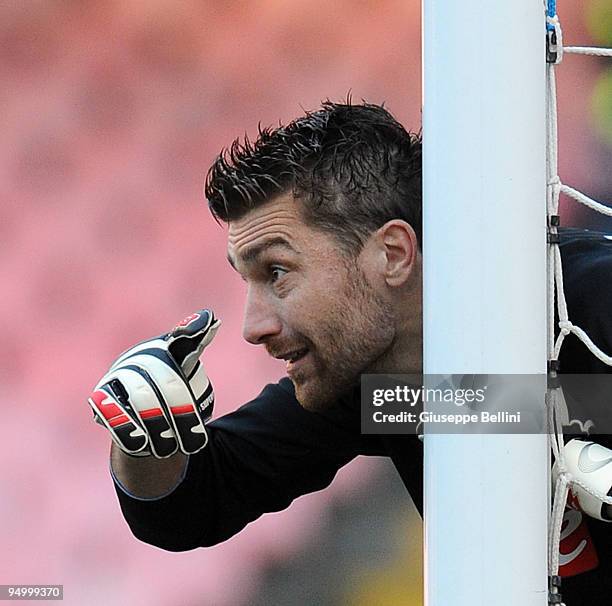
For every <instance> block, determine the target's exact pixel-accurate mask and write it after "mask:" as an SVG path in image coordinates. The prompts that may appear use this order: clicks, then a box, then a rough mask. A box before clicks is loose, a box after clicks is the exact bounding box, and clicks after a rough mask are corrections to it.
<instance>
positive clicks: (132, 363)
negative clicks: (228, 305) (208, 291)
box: [89, 309, 220, 459]
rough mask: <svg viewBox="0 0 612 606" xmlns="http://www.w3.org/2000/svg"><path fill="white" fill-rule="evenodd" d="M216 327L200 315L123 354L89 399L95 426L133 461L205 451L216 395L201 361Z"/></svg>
mask: <svg viewBox="0 0 612 606" xmlns="http://www.w3.org/2000/svg"><path fill="white" fill-rule="evenodd" d="M219 325H220V321H219V320H217V319H216V318H215V316H214V314H213V312H212V311H210V310H207V309H205V310H202V311H198V312H196V313H194V314H191V315H190V316H188V317H187V318H185V319H184V320H183V321H182V322H180V323H179V324H178V325H177V326H175V327H174V329H173V330H172V331H171V332H169V333H167V334H164V335H161V336H159V337H156V338H154V339H149V340H147V341H143V342H142V343H139V344H138V345H135V346H134V347H132V348H130V349H128V350H127V351H125V352H124V353H123V354H121V355H120V356H119V357H118V358H117V360H116V361H115V362H114V363H113V365H112V366H111V367H110V369H109V371H108V372H107V373H106V374H105V375H104V376H103V377H102V379H101V380H100V382H99V383H98V384H97V385H96V387H95V388H94V391H93V393H92V395H91V397H90V398H89V405H90V406H91V408H92V410H93V413H94V418H95V420H96V421H97V422H98V423H100V424H101V425H104V426H105V427H106V428H107V429H108V430H109V432H110V434H111V437H112V439H113V441H114V442H115V444H116V445H117V446H118V447H119V448H120V449H121V450H122V451H123V452H125V453H127V454H129V455H133V456H146V455H153V456H154V457H157V458H160V459H161V458H166V457H169V456H171V455H173V454H174V453H175V452H177V451H178V450H180V451H181V452H183V453H185V454H193V453H195V452H198V451H199V450H201V449H202V448H204V447H205V446H206V443H207V441H208V436H207V434H206V428H205V426H204V422H205V421H206V420H207V419H208V418H210V416H211V414H212V411H213V406H214V392H213V388H212V385H211V383H210V381H209V380H208V377H207V376H206V372H205V371H204V367H203V366H202V364H201V363H200V360H199V357H200V355H201V354H202V351H203V350H204V348H205V347H206V346H207V345H208V344H209V343H210V342H211V341H212V339H213V337H214V336H215V333H216V332H217V329H218V328H219Z"/></svg>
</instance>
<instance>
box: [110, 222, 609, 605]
mask: <svg viewBox="0 0 612 606" xmlns="http://www.w3.org/2000/svg"><path fill="white" fill-rule="evenodd" d="M560 233H561V252H562V259H563V273H564V280H565V292H566V298H567V303H568V309H569V314H570V319H571V320H572V321H573V322H574V323H575V324H577V325H578V326H580V327H581V328H583V329H584V330H585V331H586V332H587V333H588V334H589V336H590V337H591V338H592V339H593V341H594V342H595V343H596V344H597V345H598V346H599V347H601V348H602V349H603V350H604V351H607V352H612V313H611V312H612V237H608V236H606V235H605V234H601V233H597V232H589V231H585V230H577V229H565V230H560ZM560 363H561V371H562V372H565V373H570V372H571V373H588V372H610V371H612V369H611V368H610V367H607V366H605V365H604V364H603V363H602V362H599V361H598V360H596V359H595V358H594V357H593V356H592V354H591V353H590V352H589V351H588V350H587V348H586V347H585V346H584V345H583V344H582V343H580V342H579V341H578V339H576V338H575V337H574V336H573V335H569V336H568V337H567V338H566V342H565V344H564V346H563V349H562V353H561V356H560ZM355 396H356V397H354V398H347V399H346V400H343V401H341V402H339V403H338V405H337V406H336V407H334V408H332V409H330V410H328V411H326V412H323V413H313V412H308V411H306V410H304V409H303V408H302V407H301V406H300V404H299V403H298V402H297V400H296V398H295V392H294V389H293V385H292V383H291V381H289V379H282V380H281V381H280V382H279V383H277V384H271V385H268V386H266V387H265V388H264V390H263V391H262V392H261V394H260V395H259V396H258V397H257V398H255V399H254V400H253V401H251V402H249V403H248V404H245V405H243V406H242V407H240V408H239V409H238V410H236V411H235V412H232V413H230V414H227V415H225V416H223V417H221V418H219V419H217V420H215V421H213V422H211V423H210V424H208V431H209V444H208V446H207V447H206V448H205V449H204V450H202V451H201V452H199V453H198V454H196V455H192V456H191V457H190V458H189V463H188V467H187V471H186V475H185V478H184V479H183V481H182V482H181V483H180V484H179V486H178V487H177V488H176V489H175V490H174V491H173V492H172V493H170V494H169V495H167V496H165V497H163V498H159V499H154V500H142V499H137V498H133V497H131V496H129V495H127V494H126V493H125V492H124V491H123V490H122V489H121V488H120V487H119V486H117V494H118V497H119V501H120V504H121V509H122V511H123V514H124V516H125V519H126V520H127V522H128V524H129V525H130V528H131V529H132V532H133V533H134V535H135V536H137V537H138V538H140V539H141V540H143V541H145V542H147V543H151V544H153V545H157V546H159V547H162V548H164V549H168V550H172V551H180V550H187V549H193V548H195V547H200V546H209V545H214V544H216V543H219V542H221V541H224V540H226V539H228V538H229V537H231V536H233V535H234V534H236V533H237V532H239V531H240V530H241V529H242V528H244V527H245V526H246V525H247V524H248V523H249V522H252V521H253V520H255V519H257V518H258V517H259V516H261V515H262V514H264V513H266V512H273V511H280V510H282V509H285V508H286V507H288V506H289V505H290V504H291V502H292V501H293V500H294V499H295V498H297V497H299V496H300V495H303V494H306V493H310V492H315V491H317V490H321V489H323V488H325V487H326V486H328V485H329V484H330V483H331V482H332V480H333V478H334V476H335V474H336V473H337V471H338V470H339V469H340V468H341V467H342V466H344V465H345V464H347V463H348V462H349V461H351V460H352V459H354V458H355V457H356V456H358V455H369V456H386V457H390V458H391V460H392V461H393V463H394V465H395V466H396V468H397V470H398V472H399V475H400V476H401V479H402V481H403V483H404V485H405V486H406V488H407V489H408V492H409V493H410V495H411V496H412V498H413V500H414V502H415V504H416V505H417V507H418V508H419V510H421V509H422V495H423V478H422V474H423V449H422V444H421V442H420V441H419V439H418V438H417V437H416V436H414V435H393V436H378V435H362V434H361V433H360V415H359V404H358V391H356V393H355ZM355 402H357V403H355ZM601 437H602V440H598V441H600V442H602V443H604V444H605V445H608V446H609V447H610V446H612V444H610V443H607V442H609V440H608V437H607V436H601ZM588 528H589V530H590V533H591V536H592V540H593V542H594V544H595V548H596V550H597V552H598V555H599V565H598V567H597V568H596V569H594V570H593V571H591V572H588V573H584V574H580V575H577V576H574V577H571V578H568V579H565V580H564V582H563V587H562V592H563V595H564V597H565V598H566V600H567V603H568V606H573V605H574V604H576V605H577V604H589V605H593V606H595V605H597V604H602V605H603V604H609V603H610V602H612V524H606V523H604V522H599V521H597V520H588ZM597 596H600V597H597ZM603 596H606V597H605V599H604V597H603Z"/></svg>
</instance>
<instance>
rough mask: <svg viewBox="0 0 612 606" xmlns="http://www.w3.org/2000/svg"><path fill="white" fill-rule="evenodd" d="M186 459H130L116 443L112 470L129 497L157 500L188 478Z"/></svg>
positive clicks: (112, 455)
mask: <svg viewBox="0 0 612 606" xmlns="http://www.w3.org/2000/svg"><path fill="white" fill-rule="evenodd" d="M186 466H187V456H186V455H184V454H183V453H182V452H177V453H176V454H174V455H172V456H171V457H169V458H167V459H156V458H155V457H130V456H129V455H127V454H125V453H124V452H123V451H121V449H120V448H118V447H117V446H116V445H115V444H114V443H113V445H112V448H111V470H112V474H113V477H114V478H115V481H117V482H118V483H119V484H120V485H121V486H122V487H123V488H124V489H125V491H127V492H128V493H130V494H131V495H134V496H135V497H138V498H141V499H155V498H159V497H162V496H164V495H167V494H168V493H170V492H172V491H173V490H174V489H175V488H176V487H177V485H178V484H179V483H180V482H181V480H182V479H183V477H184V475H185V470H186V469H185V468H186Z"/></svg>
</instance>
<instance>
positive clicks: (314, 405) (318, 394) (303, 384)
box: [291, 378, 344, 412]
mask: <svg viewBox="0 0 612 606" xmlns="http://www.w3.org/2000/svg"><path fill="white" fill-rule="evenodd" d="M291 380H292V382H293V386H294V387H295V397H296V399H297V401H298V402H299V403H300V405H301V406H302V408H304V410H307V411H309V412H321V411H323V410H327V409H328V408H330V407H332V406H333V405H334V404H336V403H337V402H338V400H339V399H340V398H341V397H342V396H343V394H344V392H341V391H339V390H337V389H334V388H332V387H328V386H326V385H323V384H321V383H320V382H318V381H316V380H307V381H299V380H295V379H293V378H292V379H291Z"/></svg>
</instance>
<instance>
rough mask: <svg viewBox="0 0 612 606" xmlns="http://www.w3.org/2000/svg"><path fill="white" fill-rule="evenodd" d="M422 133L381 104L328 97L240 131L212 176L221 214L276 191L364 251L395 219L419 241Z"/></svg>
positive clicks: (234, 214)
mask: <svg viewBox="0 0 612 606" xmlns="http://www.w3.org/2000/svg"><path fill="white" fill-rule="evenodd" d="M421 190H422V187H421V139H420V136H419V135H418V134H414V133H408V132H406V130H405V129H404V127H403V126H402V125H401V124H400V123H399V122H397V120H395V118H393V116H392V115H391V114H390V113H389V112H388V111H387V110H386V109H385V108H384V107H382V106H379V105H372V104H368V103H362V104H359V105H353V104H351V102H350V100H349V101H348V102H347V103H342V104H341V103H332V102H331V101H325V102H324V103H323V105H322V107H321V109H319V110H317V111H314V112H306V114H305V115H304V116H302V117H300V118H297V119H295V120H293V121H292V122H290V123H289V124H287V125H286V126H282V125H281V126H279V127H278V128H274V129H273V128H264V129H262V128H260V129H259V136H258V137H257V140H256V141H255V142H251V141H250V140H249V139H248V137H246V136H245V137H244V138H243V139H242V140H240V139H236V140H235V141H234V142H233V143H232V144H231V146H230V147H229V148H227V149H224V150H222V152H221V153H220V154H219V156H218V157H217V159H216V160H215V162H214V163H213V165H212V166H211V168H210V170H209V171H208V175H207V178H206V187H205V193H206V197H207V199H208V203H209V207H210V210H211V212H212V213H213V215H214V216H215V218H216V219H217V220H221V221H224V222H230V221H233V220H236V219H240V218H242V217H243V216H244V215H245V214H246V213H248V212H249V211H250V210H251V209H253V208H255V207H257V206H259V205H261V204H264V203H265V202H266V201H268V200H271V199H272V198H274V197H275V196H277V195H279V194H284V193H289V192H290V193H291V194H292V195H293V196H294V198H295V199H296V200H299V201H301V203H302V204H301V211H302V214H303V217H304V220H305V222H306V223H307V224H308V225H311V226H313V227H315V228H320V229H322V230H325V231H328V232H330V233H332V234H334V235H335V236H336V238H337V239H338V242H339V243H340V244H341V245H342V247H343V248H344V250H345V251H347V252H350V253H353V254H354V253H356V252H358V251H359V250H360V249H361V247H362V246H363V244H364V242H365V240H366V239H367V238H368V236H369V235H370V234H371V233H372V232H373V231H375V230H376V229H378V228H379V227H381V226H382V225H384V224H385V223H386V222H387V221H390V220H391V219H403V220H404V221H406V222H407V223H409V224H410V225H411V226H412V228H413V229H414V231H415V232H416V234H417V237H418V240H419V243H420V241H421Z"/></svg>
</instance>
